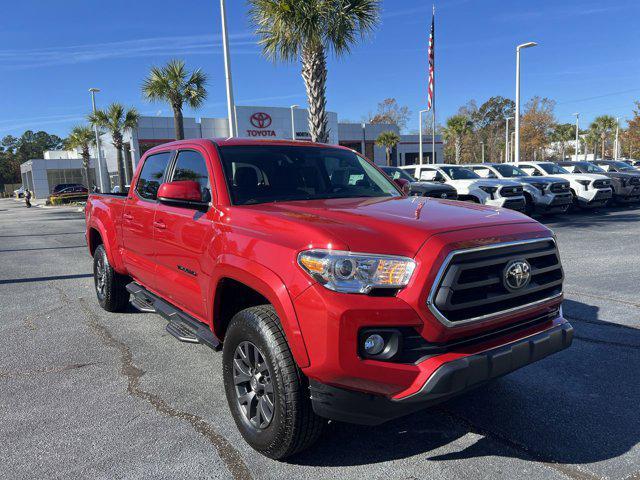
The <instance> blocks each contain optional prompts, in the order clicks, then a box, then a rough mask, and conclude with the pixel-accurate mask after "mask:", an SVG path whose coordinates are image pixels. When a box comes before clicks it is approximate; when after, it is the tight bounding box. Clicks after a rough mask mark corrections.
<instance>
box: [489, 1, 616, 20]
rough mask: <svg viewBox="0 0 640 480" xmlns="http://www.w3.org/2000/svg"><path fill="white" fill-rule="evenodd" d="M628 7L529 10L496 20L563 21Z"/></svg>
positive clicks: (506, 14) (579, 6)
mask: <svg viewBox="0 0 640 480" xmlns="http://www.w3.org/2000/svg"><path fill="white" fill-rule="evenodd" d="M626 8H627V7H625V6H622V5H607V6H594V7H586V6H583V5H576V6H572V7H559V6H557V5H554V6H553V9H551V10H544V9H540V10H529V11H524V12H508V13H504V14H501V15H498V16H497V17H496V20H498V21H501V22H517V21H528V20H545V21H552V20H562V19H565V18H569V17H584V16H588V15H600V14H603V13H610V12H615V11H619V10H622V9H626Z"/></svg>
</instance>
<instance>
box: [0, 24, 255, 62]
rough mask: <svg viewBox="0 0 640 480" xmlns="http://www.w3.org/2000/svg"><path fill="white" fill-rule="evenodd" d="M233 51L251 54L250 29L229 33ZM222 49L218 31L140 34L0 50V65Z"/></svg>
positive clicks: (83, 60)
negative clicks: (211, 33) (193, 33)
mask: <svg viewBox="0 0 640 480" xmlns="http://www.w3.org/2000/svg"><path fill="white" fill-rule="evenodd" d="M230 43H231V48H232V50H233V53H234V54H253V53H255V52H256V50H254V49H249V50H247V49H237V47H248V46H251V47H255V46H256V41H255V40H254V39H253V35H252V34H250V33H242V34H235V35H231V36H230ZM221 51H222V40H221V38H220V36H219V35H185V36H170V37H156V38H141V39H134V40H124V41H118V42H107V43H93V44H84V45H71V46H60V47H45V48H39V49H28V50H0V69H2V70H22V69H29V68H41V67H48V66H59V65H73V64H79V63H88V62H96V61H101V60H109V59H118V58H142V57H155V56H174V55H177V56H182V55H211V54H218V53H221Z"/></svg>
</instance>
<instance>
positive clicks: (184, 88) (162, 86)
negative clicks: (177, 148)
mask: <svg viewBox="0 0 640 480" xmlns="http://www.w3.org/2000/svg"><path fill="white" fill-rule="evenodd" d="M206 83H207V75H206V74H205V73H204V72H202V71H201V70H200V69H199V68H198V69H197V70H194V71H193V72H187V70H186V68H185V65H184V61H182V60H170V61H169V63H167V64H166V65H165V66H164V67H152V68H151V71H150V72H149V76H148V77H147V78H145V80H144V82H143V84H142V93H143V94H144V96H145V97H146V98H147V100H149V101H161V100H165V101H167V102H169V105H171V108H172V109H173V126H174V129H175V135H176V140H182V139H184V121H183V118H182V107H183V105H184V104H185V103H186V104H187V105H188V106H189V107H191V108H199V107H201V106H202V104H203V103H204V101H205V99H206V98H207V90H206V89H205V85H206Z"/></svg>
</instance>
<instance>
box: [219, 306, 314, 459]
mask: <svg viewBox="0 0 640 480" xmlns="http://www.w3.org/2000/svg"><path fill="white" fill-rule="evenodd" d="M251 346H253V347H255V350H254V351H257V352H258V354H259V356H258V359H259V360H258V361H257V365H259V367H258V368H250V366H249V364H247V363H243V361H242V358H241V352H242V350H243V349H245V348H249V349H250V348H251ZM222 362H223V377H224V387H225V393H226V395H227V401H228V402H229V409H230V410H231V414H232V415H233V419H234V420H235V422H236V426H237V427H238V430H240V433H241V434H242V436H243V438H244V439H245V441H246V442H247V443H248V444H249V445H250V446H251V447H252V448H254V449H255V450H257V451H258V452H260V453H262V454H263V455H265V456H267V457H269V458H273V459H274V460H280V459H283V458H286V457H290V456H291V455H294V454H295V453H298V452H300V451H302V450H304V449H306V448H308V447H310V446H311V445H312V444H313V443H314V442H315V441H316V440H317V439H318V438H319V437H320V435H321V434H322V430H323V427H324V425H325V423H326V421H325V420H323V419H322V418H320V417H318V416H317V415H316V414H315V413H314V412H313V407H312V406H311V400H310V399H309V388H308V382H307V379H306V377H305V376H304V375H303V374H302V372H301V371H300V369H299V368H298V366H297V365H296V363H295V360H294V359H293V355H292V354H291V350H290V349H289V345H288V344H287V340H286V338H285V336H284V333H283V331H282V328H281V326H280V319H279V318H278V315H277V314H276V312H275V310H274V309H273V307H272V306H270V305H261V306H257V307H251V308H247V309H245V310H242V311H241V312H238V313H237V314H236V315H235V316H234V317H233V319H232V320H231V323H230V324H229V327H228V329H227V332H226V335H225V338H224V346H223V353H222ZM236 362H240V363H236ZM267 370H268V371H267ZM259 372H264V375H263V373H259ZM256 376H259V377H260V378H258V380H257V381H256V380H255V379H254V380H252V381H249V380H245V378H252V377H256ZM265 378H267V379H268V384H267V381H266V380H264V379H265ZM236 382H237V383H236ZM251 382H253V383H251ZM261 382H262V385H263V387H260V383H261ZM264 385H268V387H267V386H264ZM254 386H257V389H255V390H254ZM260 388H263V390H262V393H261V391H260V390H259V389H260ZM249 390H251V391H249ZM266 392H271V393H270V394H268V393H266ZM243 393H244V395H243ZM251 393H253V396H249V395H250V394H251ZM268 395H270V399H271V406H272V407H265V408H266V409H268V408H271V418H270V420H268V422H267V421H266V420H265V421H264V422H263V421H262V420H263V419H265V415H262V417H263V418H262V419H260V417H259V416H258V414H257V413H256V416H255V417H254V418H250V417H251V413H247V411H249V412H251V411H252V409H251V408H249V407H250V405H251V404H252V403H253V402H257V405H256V407H255V410H254V411H256V412H257V410H259V407H260V406H262V405H261V404H260V403H259V402H260V401H262V400H264V401H266V404H267V405H268V404H269V401H268V400H269V399H266V398H265V397H267V396H268ZM241 398H243V399H246V398H251V400H248V401H245V402H244V403H242V404H241V401H240V399H241ZM267 417H268V414H267ZM255 423H265V424H264V425H263V426H262V427H259V426H256V425H255Z"/></svg>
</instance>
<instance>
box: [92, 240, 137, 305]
mask: <svg viewBox="0 0 640 480" xmlns="http://www.w3.org/2000/svg"><path fill="white" fill-rule="evenodd" d="M129 281H130V280H129V277H127V276H125V275H121V274H119V273H118V272H116V271H115V270H114V269H113V268H112V267H111V265H110V264H109V258H108V257H107V251H106V250H105V249H104V246H102V245H98V248H96V251H95V252H94V253H93V283H94V285H95V288H96V296H97V297H98V303H99V304H100V306H101V307H102V308H104V309H105V310H106V311H107V312H120V311H122V310H124V308H125V307H126V306H127V305H128V303H129V292H127V289H126V286H127V283H129Z"/></svg>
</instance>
